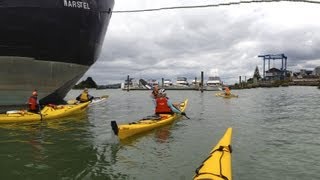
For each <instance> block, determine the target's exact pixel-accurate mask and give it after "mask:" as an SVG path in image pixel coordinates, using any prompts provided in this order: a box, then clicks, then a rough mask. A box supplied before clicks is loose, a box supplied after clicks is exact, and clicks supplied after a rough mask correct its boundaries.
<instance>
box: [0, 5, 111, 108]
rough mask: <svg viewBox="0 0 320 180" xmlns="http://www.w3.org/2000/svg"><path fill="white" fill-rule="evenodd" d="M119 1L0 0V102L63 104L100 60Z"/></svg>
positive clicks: (4, 103) (2, 103)
mask: <svg viewBox="0 0 320 180" xmlns="http://www.w3.org/2000/svg"><path fill="white" fill-rule="evenodd" d="M113 6H114V0H0V105H18V104H25V103H26V101H27V99H28V97H29V96H30V95H31V92H32V91H33V90H34V89H37V90H38V94H39V99H40V103H41V104H47V103H61V102H62V101H63V98H64V97H65V95H66V94H67V93H68V92H69V90H70V89H71V88H72V87H73V86H74V85H75V84H76V83H77V82H78V81H79V79H80V78H81V77H82V76H83V75H84V73H85V72H86V71H87V70H88V69H89V67H90V66H91V65H92V64H93V63H94V62H95V61H96V60H97V58H98V56H99V54H100V51H101V47H102V44H103V40H104V37H105V34H106V31H107V28H108V25H109V21H110V18H111V15H112V9H113Z"/></svg>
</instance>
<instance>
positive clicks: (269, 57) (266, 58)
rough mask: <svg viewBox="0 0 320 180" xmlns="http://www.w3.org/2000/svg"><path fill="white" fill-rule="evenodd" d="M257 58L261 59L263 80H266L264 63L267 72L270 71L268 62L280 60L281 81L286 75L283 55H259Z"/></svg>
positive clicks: (285, 60)
mask: <svg viewBox="0 0 320 180" xmlns="http://www.w3.org/2000/svg"><path fill="white" fill-rule="evenodd" d="M258 57H261V58H263V79H265V78H266V68H265V66H266V61H268V70H270V60H281V69H280V71H281V79H282V80H283V79H284V77H286V75H287V59H288V58H287V56H285V55H284V54H268V55H259V56H258Z"/></svg>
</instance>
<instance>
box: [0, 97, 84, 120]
mask: <svg viewBox="0 0 320 180" xmlns="http://www.w3.org/2000/svg"><path fill="white" fill-rule="evenodd" d="M89 103H90V102H86V103H80V104H77V105H57V106H54V105H47V106H45V107H44V108H43V109H42V110H41V113H39V114H37V113H32V112H28V111H24V110H21V111H19V110H14V111H7V113H6V114H0V123H11V122H30V121H41V120H51V119H57V118H62V117H66V116H70V115H73V114H77V113H81V112H83V111H84V110H85V109H86V108H87V107H88V105H89Z"/></svg>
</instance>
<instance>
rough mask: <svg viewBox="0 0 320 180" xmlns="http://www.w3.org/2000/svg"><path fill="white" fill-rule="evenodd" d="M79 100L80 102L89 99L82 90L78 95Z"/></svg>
mask: <svg viewBox="0 0 320 180" xmlns="http://www.w3.org/2000/svg"><path fill="white" fill-rule="evenodd" d="M80 101H81V102H86V101H89V99H88V93H86V92H82V93H81V95H80Z"/></svg>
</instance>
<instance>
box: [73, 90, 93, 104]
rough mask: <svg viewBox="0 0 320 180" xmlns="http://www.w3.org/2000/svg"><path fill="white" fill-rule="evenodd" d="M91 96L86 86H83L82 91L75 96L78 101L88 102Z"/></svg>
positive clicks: (91, 98)
mask: <svg viewBox="0 0 320 180" xmlns="http://www.w3.org/2000/svg"><path fill="white" fill-rule="evenodd" d="M93 98H94V97H93V96H91V95H90V94H89V90H88V88H84V90H83V92H82V93H81V94H80V95H79V96H78V97H77V98H76V99H77V100H78V101H80V103H83V102H88V101H92V100H93Z"/></svg>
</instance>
